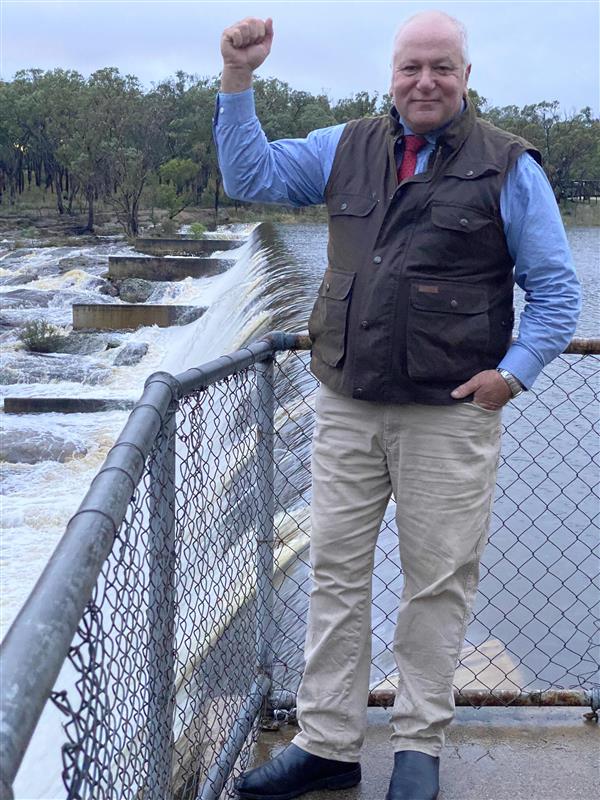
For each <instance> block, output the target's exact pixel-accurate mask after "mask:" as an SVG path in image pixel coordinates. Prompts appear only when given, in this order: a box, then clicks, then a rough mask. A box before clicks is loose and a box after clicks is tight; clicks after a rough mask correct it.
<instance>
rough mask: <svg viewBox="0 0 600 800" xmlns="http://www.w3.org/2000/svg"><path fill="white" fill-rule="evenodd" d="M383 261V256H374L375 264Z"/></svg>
mask: <svg viewBox="0 0 600 800" xmlns="http://www.w3.org/2000/svg"><path fill="white" fill-rule="evenodd" d="M381 262H382V258H381V256H375V257H374V259H373V263H374V264H381Z"/></svg>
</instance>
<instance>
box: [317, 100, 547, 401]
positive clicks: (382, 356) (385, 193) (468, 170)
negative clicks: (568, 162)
mask: <svg viewBox="0 0 600 800" xmlns="http://www.w3.org/2000/svg"><path fill="white" fill-rule="evenodd" d="M402 136H403V131H402V126H401V125H400V124H399V122H398V120H397V117H396V116H395V112H392V114H391V115H390V116H389V117H377V118H373V119H362V120H355V121H353V122H349V123H348V124H347V125H346V127H345V129H344V132H343V134H342V137H341V139H340V142H339V145H338V147H337V151H336V154H335V159H334V162H333V167H332V171H331V176H330V178H329V181H328V184H327V188H326V202H327V209H328V212H329V246H328V267H327V270H326V272H325V275H324V277H323V281H322V283H321V286H320V287H319V292H318V297H317V300H316V303H315V306H314V308H313V311H312V314H311V317H310V321H309V332H310V336H311V339H312V341H313V350H312V361H311V367H312V370H313V372H314V374H315V375H316V376H317V378H318V379H319V380H320V381H322V382H323V383H325V384H326V385H327V386H329V387H330V388H331V389H333V390H334V391H337V392H340V393H342V394H344V395H347V396H350V397H355V398H359V399H363V400H375V401H380V402H388V403H407V402H417V403H430V404H448V403H453V402H455V401H454V400H452V398H451V397H450V391H451V390H452V389H453V388H455V387H456V386H457V385H459V384H460V383H462V382H464V381H465V380H468V379H469V378H471V377H472V376H473V375H474V374H475V373H477V372H479V371H481V370H484V369H494V368H495V367H497V365H498V363H499V361H500V360H501V359H502V357H503V355H504V354H505V352H506V350H507V348H508V345H509V342H510V338H511V332H512V327H513V318H514V314H513V266H514V265H513V261H512V258H511V256H510V254H509V252H508V248H507V245H506V239H505V236H504V229H503V223H502V218H501V216H500V191H501V188H502V184H503V182H504V179H505V176H506V173H507V172H508V170H510V168H511V167H512V166H513V164H514V163H515V161H516V160H517V158H518V157H519V156H520V155H521V154H522V153H524V152H526V151H528V152H530V153H531V154H532V155H533V156H534V158H536V159H537V160H538V161H539V160H541V159H540V155H539V153H538V152H537V151H536V150H534V149H533V148H532V147H531V145H529V144H528V143H527V142H526V141H525V140H523V139H520V138H518V137H516V136H513V135H511V134H508V133H506V132H504V131H501V130H499V129H498V128H495V127H493V126H492V125H490V124H488V123H486V122H483V121H482V120H479V119H477V118H476V116H475V113H474V110H473V108H472V107H471V106H470V105H469V106H468V108H467V109H466V111H465V112H464V113H463V114H461V115H459V117H457V119H455V120H454V121H453V122H452V123H451V125H450V126H449V127H448V128H447V129H446V130H445V131H444V132H443V134H442V135H441V136H440V137H439V138H438V141H437V143H436V148H435V151H434V153H433V154H432V157H431V159H430V162H429V165H428V168H427V170H426V171H425V172H424V173H422V174H419V175H414V176H412V177H411V178H407V179H406V180H404V181H403V182H402V183H401V184H400V185H398V183H397V178H396V159H395V147H396V144H397V142H398V141H399V140H400V139H401V138H402Z"/></svg>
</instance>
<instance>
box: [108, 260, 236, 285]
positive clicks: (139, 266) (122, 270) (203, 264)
mask: <svg viewBox="0 0 600 800" xmlns="http://www.w3.org/2000/svg"><path fill="white" fill-rule="evenodd" d="M231 264H232V261H229V260H226V259H223V258H197V257H194V256H181V257H179V256H168V257H165V256H162V257H161V256H109V257H108V275H109V277H111V278H145V279H146V280H148V281H181V280H183V279H184V278H187V277H192V278H206V277H209V276H210V275H218V274H219V273H221V272H225V270H227V269H228V268H229V267H230V266H231Z"/></svg>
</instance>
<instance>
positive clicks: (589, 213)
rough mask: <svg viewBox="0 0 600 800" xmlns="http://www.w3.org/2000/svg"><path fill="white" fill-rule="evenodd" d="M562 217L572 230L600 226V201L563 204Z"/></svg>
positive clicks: (561, 208)
mask: <svg viewBox="0 0 600 800" xmlns="http://www.w3.org/2000/svg"><path fill="white" fill-rule="evenodd" d="M560 215H561V217H562V220H563V222H564V224H565V225H566V226H567V227H570V228H577V227H579V228H594V227H597V226H600V200H592V201H591V202H589V203H573V202H571V201H567V202H565V203H562V204H561V207H560Z"/></svg>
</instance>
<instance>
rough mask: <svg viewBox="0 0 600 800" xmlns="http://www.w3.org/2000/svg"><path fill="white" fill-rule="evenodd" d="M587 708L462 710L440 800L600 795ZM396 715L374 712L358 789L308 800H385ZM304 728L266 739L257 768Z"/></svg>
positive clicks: (596, 731)
mask: <svg viewBox="0 0 600 800" xmlns="http://www.w3.org/2000/svg"><path fill="white" fill-rule="evenodd" d="M584 711H586V709H584V708H522V709H521V708H519V709H511V708H489V709H488V708H482V709H479V710H476V709H470V708H468V709H467V708H459V709H457V711H456V717H455V719H454V722H453V724H452V725H451V726H450V728H449V729H448V733H447V736H446V747H445V749H444V750H443V752H442V756H441V763H440V785H441V790H440V794H439V800H589V798H591V797H594V795H595V794H597V788H598V775H599V769H598V752H599V746H600V727H599V726H598V724H597V723H589V722H584V721H583V718H582V715H583V712H584ZM388 717H389V714H388V713H387V712H386V711H385V710H384V709H377V708H370V709H369V711H368V723H369V724H368V729H367V737H366V741H365V744H364V747H363V751H362V755H361V762H362V771H363V779H362V782H361V783H360V784H359V785H358V786H356V787H355V788H353V789H346V790H345V791H339V792H335V793H333V792H331V791H323V792H311V793H310V794H307V795H306V800H333V798H335V800H381V798H383V797H384V796H385V794H386V792H387V788H388V783H389V778H390V775H391V772H392V768H393V764H394V753H393V749H392V745H391V743H390V741H389V737H390V733H391V729H390V727H389V725H388ZM296 733H298V728H297V727H295V726H292V725H288V726H284V727H283V728H282V729H281V730H280V731H278V732H273V733H262V734H261V735H260V738H259V741H258V743H257V744H256V745H255V749H254V759H253V762H252V763H251V764H250V766H256V765H258V764H262V763H263V762H264V761H267V760H268V759H269V758H273V756H275V755H277V753H279V752H280V751H281V749H282V748H283V747H285V746H286V745H287V744H288V743H289V741H290V740H291V739H292V737H293V736H294V735H295V734H296Z"/></svg>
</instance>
